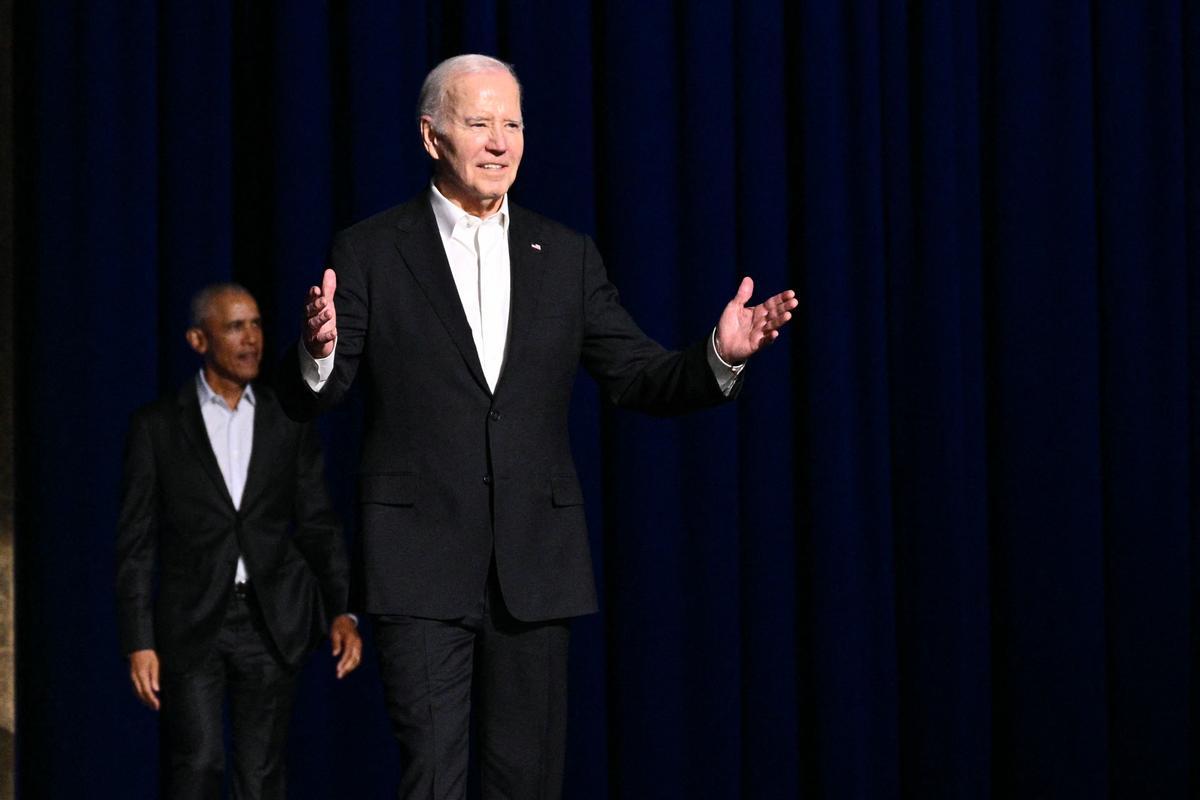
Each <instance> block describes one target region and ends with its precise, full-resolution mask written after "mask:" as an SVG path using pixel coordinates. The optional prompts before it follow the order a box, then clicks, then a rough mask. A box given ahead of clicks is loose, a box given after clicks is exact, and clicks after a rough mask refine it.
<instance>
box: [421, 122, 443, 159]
mask: <svg viewBox="0 0 1200 800" xmlns="http://www.w3.org/2000/svg"><path fill="white" fill-rule="evenodd" d="M421 144H422V145H423V146H424V147H425V152H426V153H429V157H430V158H432V159H433V160H434V161H439V160H441V157H442V154H441V151H440V150H438V135H437V131H436V130H434V127H433V118H432V117H429V116H424V117H421Z"/></svg>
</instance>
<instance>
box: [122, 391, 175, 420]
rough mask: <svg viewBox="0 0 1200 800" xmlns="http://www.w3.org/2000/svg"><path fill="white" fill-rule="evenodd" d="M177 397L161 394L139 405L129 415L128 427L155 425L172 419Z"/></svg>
mask: <svg viewBox="0 0 1200 800" xmlns="http://www.w3.org/2000/svg"><path fill="white" fill-rule="evenodd" d="M178 405H179V403H178V399H177V397H176V396H175V395H163V396H162V397H159V398H158V399H156V400H151V401H150V402H149V403H146V404H144V405H142V406H139V407H138V408H136V409H135V410H134V412H133V413H132V414H131V415H130V416H129V423H130V427H132V426H134V425H157V424H162V423H164V422H168V421H170V420H171V419H173V418H174V417H175V415H176V413H177V411H176V409H177V407H178Z"/></svg>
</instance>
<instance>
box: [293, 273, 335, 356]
mask: <svg viewBox="0 0 1200 800" xmlns="http://www.w3.org/2000/svg"><path fill="white" fill-rule="evenodd" d="M336 291H337V273H335V272H334V271H333V270H331V269H327V270H325V274H324V275H323V276H321V285H320V286H310V287H309V288H308V300H307V302H306V303H305V304H304V326H303V328H302V330H301V331H300V339H301V341H303V342H304V349H305V350H307V351H308V354H309V355H311V356H312V357H313V358H325V356H327V355H329V354H330V353H332V352H333V345H334V343H335V342H336V341H337V310H336V309H335V308H334V306H333V294H334V292H336Z"/></svg>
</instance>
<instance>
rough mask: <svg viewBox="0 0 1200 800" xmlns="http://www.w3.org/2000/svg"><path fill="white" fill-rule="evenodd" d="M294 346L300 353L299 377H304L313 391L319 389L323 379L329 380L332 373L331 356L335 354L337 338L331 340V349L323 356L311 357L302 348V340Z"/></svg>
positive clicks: (323, 381) (323, 383)
mask: <svg viewBox="0 0 1200 800" xmlns="http://www.w3.org/2000/svg"><path fill="white" fill-rule="evenodd" d="M296 347H297V350H298V351H299V355H300V375H301V377H303V378H304V382H305V383H306V384H308V388H309V389H312V390H313V391H314V392H319V391H321V387H322V386H324V385H325V381H327V380H329V376H330V375H332V374H333V357H334V355H336V354H337V339H334V340H333V349H332V350H330V351H329V355H327V356H325V357H324V358H313V357H312V354H311V353H309V352H308V350H306V349H305V348H304V342H303V341H302V342H300V343H299V344H297V345H296Z"/></svg>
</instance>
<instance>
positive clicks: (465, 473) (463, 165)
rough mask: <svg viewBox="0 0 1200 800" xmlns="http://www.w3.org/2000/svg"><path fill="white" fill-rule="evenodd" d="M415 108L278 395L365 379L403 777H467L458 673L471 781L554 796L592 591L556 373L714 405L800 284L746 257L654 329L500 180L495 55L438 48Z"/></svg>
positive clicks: (513, 104)
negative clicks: (578, 625) (399, 174)
mask: <svg viewBox="0 0 1200 800" xmlns="http://www.w3.org/2000/svg"><path fill="white" fill-rule="evenodd" d="M418 113H419V121H420V129H421V137H422V141H423V143H424V147H425V150H426V152H427V153H428V154H429V156H430V157H431V158H432V159H433V164H434V177H433V181H432V185H431V186H430V189H429V191H428V192H427V193H423V194H421V195H420V196H418V197H417V198H415V199H414V200H412V201H410V202H409V203H406V204H404V205H402V206H398V207H396V208H393V209H391V210H389V211H385V212H383V213H382V214H380V215H378V216H375V217H372V218H370V219H368V220H365V221H364V222H361V223H359V224H358V225H355V226H353V227H352V228H350V229H348V230H346V231H343V232H342V233H340V234H339V235H338V236H337V238H336V239H335V241H334V245H333V250H332V261H333V269H332V270H326V272H325V274H324V276H323V279H322V285H321V286H320V287H313V288H312V289H310V291H309V296H308V302H307V304H306V306H305V316H306V324H305V328H304V331H303V334H302V337H301V342H300V346H299V348H298V350H299V352H298V353H297V354H295V355H293V356H291V357H289V358H288V359H286V360H285V362H284V365H283V366H284V368H283V370H282V371H281V376H280V377H281V380H280V389H281V392H280V399H281V401H282V402H283V404H284V408H285V409H286V410H287V411H288V413H289V414H292V415H294V416H295V417H296V418H297V419H308V418H311V417H312V416H314V415H315V414H317V413H319V412H320V411H322V410H324V409H325V408H327V407H329V406H330V405H332V404H333V403H335V402H337V401H338V400H339V399H340V398H341V397H342V396H343V395H344V394H345V392H346V390H347V389H348V388H349V386H350V384H351V381H353V380H354V379H355V376H356V375H360V376H362V378H363V379H364V383H365V388H366V406H367V416H366V430H365V432H364V438H363V455H362V464H361V474H360V487H359V492H360V502H361V517H362V529H363V543H364V570H365V575H366V608H367V611H369V612H370V613H371V614H372V615H373V618H374V620H375V623H376V641H377V643H378V646H379V657H380V662H381V667H382V675H383V679H384V683H385V690H386V697H387V703H388V710H389V714H390V716H391V719H392V723H393V728H394V731H395V735H396V737H397V739H398V741H399V743H400V747H401V751H402V756H403V776H402V779H401V788H400V794H401V796H402V797H406V798H418V797H419V798H428V797H437V798H451V797H463V796H464V795H465V786H466V774H467V751H468V739H469V729H470V715H471V698H472V684H473V683H474V685H475V690H476V698H477V700H478V705H479V707H478V708H477V709H476V719H477V722H478V736H479V753H480V761H481V778H482V783H483V794H484V796H485V797H513V798H535V797H536V798H547V797H557V796H559V794H560V792H561V784H562V772H563V760H564V752H565V732H566V673H567V639H568V628H567V620H568V619H569V618H570V617H573V616H577V615H580V614H588V613H591V612H594V611H595V610H596V595H595V588H594V585H593V578H592V568H591V559H590V554H589V550H588V537H587V531H586V528H585V522H584V513H583V506H582V503H583V496H582V493H581V491H580V487H579V482H578V478H577V477H576V473H575V466H574V464H573V463H572V459H571V452H570V442H569V440H568V430H567V428H568V425H567V414H568V405H569V400H570V393H571V388H572V385H573V382H574V379H575V374H576V372H577V370H578V368H579V366H580V364H582V365H583V366H584V367H585V368H586V369H587V370H588V372H590V373H591V374H592V376H593V377H594V378H595V379H596V380H597V382H598V383H599V384H600V387H601V389H602V390H603V392H604V393H605V395H606V396H607V397H608V398H609V399H610V400H611V401H612V402H614V403H615V404H617V405H620V406H625V407H630V408H637V409H641V410H644V411H647V412H649V413H653V414H679V413H684V412H687V411H691V410H694V409H700V408H705V407H708V406H712V405H716V404H718V403H721V402H723V401H725V400H726V399H727V398H729V397H731V396H733V395H734V394H736V392H737V390H738V388H739V385H738V382H739V372H740V370H741V365H742V364H743V363H744V362H745V360H746V359H747V358H748V357H749V356H750V355H751V354H753V353H754V352H755V351H757V350H758V349H759V348H761V347H762V346H763V345H765V344H766V343H768V342H770V341H771V340H773V339H774V338H775V337H776V336H778V330H777V329H778V328H779V327H780V326H781V325H783V324H784V323H786V322H787V320H788V319H789V318H790V316H791V314H790V312H791V309H793V308H794V307H795V306H796V300H795V298H794V295H793V293H792V292H784V293H782V294H779V295H776V296H774V297H772V298H770V299H769V300H767V301H766V302H764V303H763V304H761V305H758V306H754V307H746V302H747V301H748V300H749V298H750V294H751V292H752V290H753V283H752V281H751V280H750V279H749V278H746V279H745V280H744V281H743V282H742V285H741V287H740V288H739V290H738V293H737V296H736V297H735V298H734V299H733V300H732V301H730V303H729V304H728V306H727V307H726V308H725V311H724V313H723V314H722V315H721V317H720V321H719V322H718V324H717V326H716V328H715V329H714V330H713V331H712V332H711V333H710V334H709V335H706V336H705V337H704V338H703V339H701V340H700V341H698V342H696V343H695V345H693V346H692V347H689V348H687V349H686V350H684V351H681V352H669V351H667V350H664V349H663V348H662V347H661V346H659V345H658V344H656V343H655V342H653V341H651V340H650V339H649V338H647V337H646V336H645V334H643V333H642V332H641V330H640V329H639V328H638V327H637V325H636V324H635V323H634V322H633V320H632V319H631V318H630V317H629V315H628V314H627V313H626V312H625V310H624V309H623V308H622V307H621V305H620V303H619V301H618V298H617V292H616V290H615V289H614V288H613V286H612V284H610V283H609V282H608V279H607V277H606V275H605V270H604V266H603V264H602V263H601V260H600V256H599V254H598V253H597V251H596V248H595V246H594V245H593V243H592V241H591V240H590V239H589V238H588V237H586V236H583V235H581V234H578V233H575V232H574V231H571V230H568V229H567V228H564V227H563V226H561V225H558V224H556V223H554V222H552V221H550V220H548V219H546V218H544V217H541V216H539V215H537V214H534V213H532V212H530V211H527V210H525V209H523V208H520V207H518V206H516V205H514V204H512V203H510V202H509V200H508V188H509V187H510V186H511V185H512V182H513V180H514V178H515V177H516V174H517V168H518V166H519V165H520V162H521V156H522V154H523V148H524V142H523V137H522V129H523V125H522V117H521V101H520V87H519V85H518V84H517V81H516V78H515V76H514V74H513V73H512V71H511V69H510V68H509V67H508V66H507V65H505V64H503V63H501V62H498V61H496V60H494V59H490V58H487V57H484V56H460V57H457V58H454V59H450V60H449V61H447V62H444V63H443V64H441V65H439V66H438V67H437V68H436V69H434V70H433V72H431V73H430V75H429V76H428V77H427V78H426V81H425V85H424V87H423V88H422V92H421V100H420V107H419V112H418ZM335 292H336V300H335Z"/></svg>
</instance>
